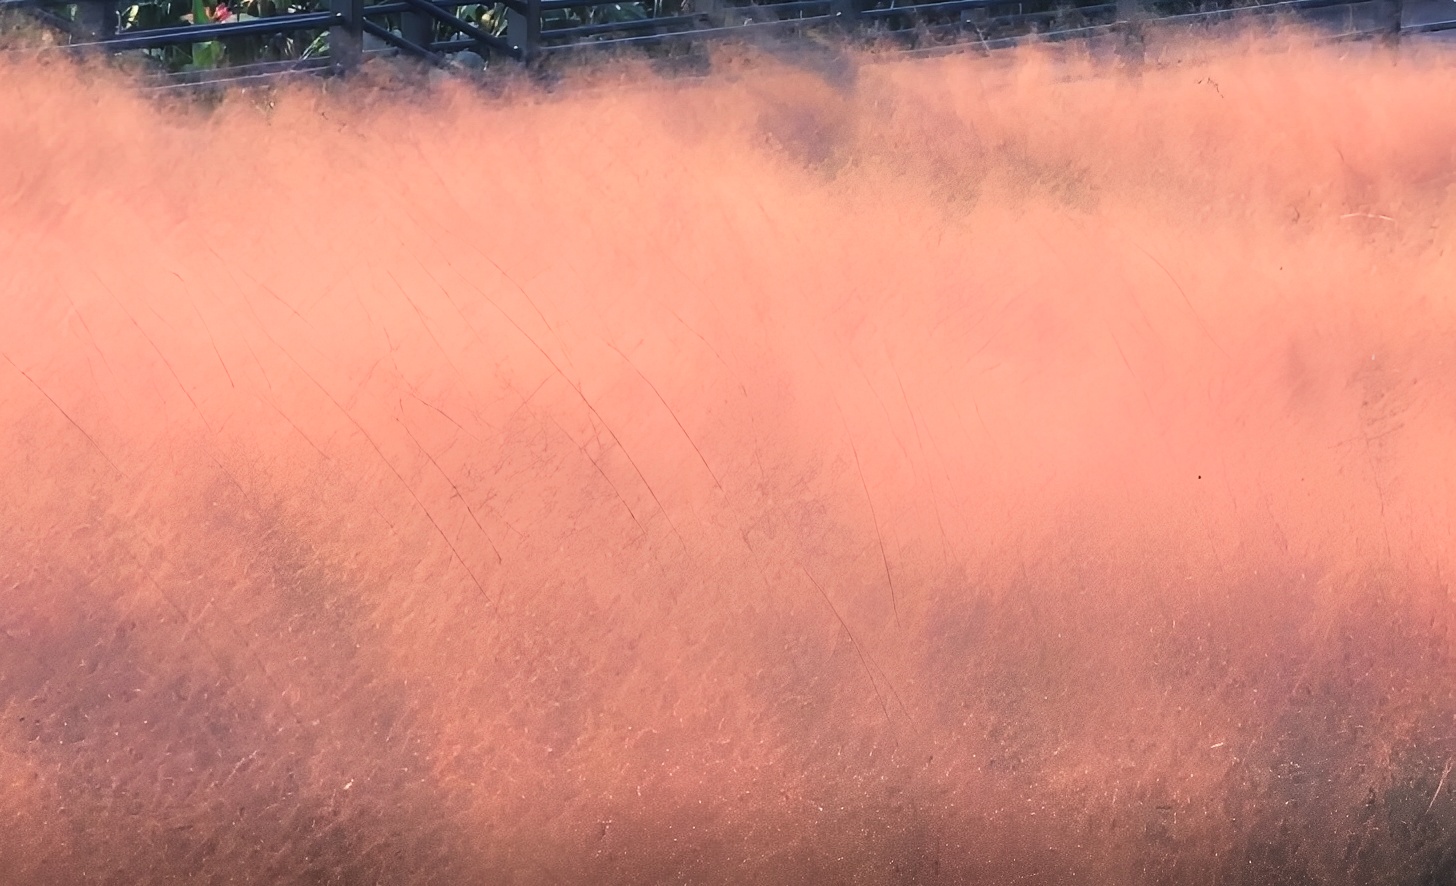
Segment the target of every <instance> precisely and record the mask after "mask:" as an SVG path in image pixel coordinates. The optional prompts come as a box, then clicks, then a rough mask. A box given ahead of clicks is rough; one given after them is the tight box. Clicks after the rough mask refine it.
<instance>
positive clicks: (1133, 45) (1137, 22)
mask: <svg viewBox="0 0 1456 886" xmlns="http://www.w3.org/2000/svg"><path fill="white" fill-rule="evenodd" d="M1142 17H1143V15H1142V4H1141V3H1140V2H1139V0H1117V23H1118V25H1119V26H1121V29H1122V41H1121V45H1120V54H1121V55H1122V58H1123V60H1124V61H1126V62H1127V63H1128V64H1129V65H1131V66H1133V67H1138V66H1140V65H1141V64H1142V62H1143V25H1142Z"/></svg>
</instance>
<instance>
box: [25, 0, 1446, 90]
mask: <svg viewBox="0 0 1456 886" xmlns="http://www.w3.org/2000/svg"><path fill="white" fill-rule="evenodd" d="M158 2H166V0H158ZM173 2H175V0H173ZM182 2H190V3H192V4H194V5H193V6H192V7H191V8H193V9H196V10H198V11H199V12H204V11H205V12H207V13H208V14H209V15H215V16H216V18H215V19H213V20H206V21H196V20H195V19H196V18H197V16H194V17H193V18H194V20H193V22H192V23H187V24H182V25H176V24H173V25H169V26H161V27H157V26H147V25H146V24H145V23H144V22H143V21H142V20H141V18H140V17H139V16H138V15H137V14H136V13H137V10H139V9H141V8H143V7H144V6H156V5H158V3H157V2H151V0H149V2H147V3H142V2H128V0H80V2H75V0H73V2H70V3H63V2H60V0H0V11H6V10H26V11H28V12H31V13H32V14H34V15H38V16H40V17H42V20H43V21H45V22H46V23H47V24H48V25H50V26H52V27H54V28H56V29H58V30H60V31H62V32H64V34H65V35H66V46H68V47H69V49H70V50H72V51H81V52H106V53H135V54H141V55H144V56H147V57H150V58H153V59H154V60H156V61H158V62H159V63H161V62H162V61H163V54H164V52H165V51H171V52H173V54H174V57H173V63H172V65H171V68H172V69H175V70H173V71H172V73H181V74H182V75H183V76H184V77H190V78H191V79H193V80H199V79H202V80H206V79H240V78H268V77H274V76H280V75H285V74H290V73H297V72H299V71H325V72H332V73H341V72H347V71H349V70H351V69H353V68H355V67H357V66H358V65H359V64H360V63H361V62H362V61H363V60H364V59H366V58H368V57H370V56H373V55H380V54H388V55H403V56H407V57H411V58H415V59H419V60H422V61H424V62H427V63H430V64H435V65H440V66H465V67H473V68H478V69H483V68H486V67H490V66H497V65H500V64H502V63H508V64H510V65H517V66H518V65H522V64H524V65H526V66H532V65H535V64H537V63H539V62H540V61H542V60H543V59H546V58H549V57H552V56H555V55H561V54H565V53H573V52H580V51H582V50H584V49H586V50H601V49H604V48H618V49H621V48H629V47H630V48H639V49H643V50H646V51H648V52H653V51H658V52H661V51H665V50H666V49H670V48H671V47H672V46H673V45H675V44H684V43H687V44H691V43H696V42H698V41H704V40H709V39H715V38H723V37H742V38H748V37H752V36H754V35H758V34H764V33H775V32H803V31H809V30H833V31H838V32H842V33H851V34H858V35H862V36H868V37H873V38H877V39H881V40H883V39H896V40H902V41H906V42H908V43H911V44H914V43H917V42H920V43H923V42H927V41H931V42H934V41H939V42H956V41H963V40H967V39H969V40H974V41H977V42H979V43H982V44H983V45H986V46H988V47H990V46H998V45H1006V44H1008V43H1013V42H1016V41H1018V40H1021V39H1025V37H1026V36H1027V35H1029V34H1039V35H1042V36H1043V37H1050V38H1056V37H1078V36H1085V35H1091V34H1098V33H1113V32H1116V31H1118V30H1129V31H1131V30H1135V29H1136V28H1137V27H1140V26H1141V25H1143V24H1145V23H1147V22H1149V21H1161V22H1165V23H1183V22H1195V21H1212V20H1216V19H1219V18H1228V17H1233V16H1248V15H1259V14H1278V13H1285V14H1302V15H1306V16H1310V15H1315V16H1317V15H1320V14H1322V13H1323V14H1325V15H1326V17H1327V18H1328V17H1329V16H1328V13H1329V12H1330V11H1336V12H1341V11H1343V12H1344V13H1348V18H1349V23H1350V24H1349V26H1348V28H1347V30H1348V32H1349V35H1352V36H1383V37H1386V38H1390V39H1393V38H1395V37H1396V36H1398V35H1399V34H1401V33H1402V32H1403V31H1412V30H1416V31H1433V30H1440V29H1445V28H1456V21H1451V22H1426V23H1421V24H1409V23H1405V22H1403V11H1402V10H1403V3H1418V2H1420V0H1354V2H1352V0H1277V2H1255V3H1253V4H1252V5H1250V4H1247V2H1245V3H1239V2H1238V0H1213V2H1206V0H1148V2H1137V0H1112V2H1107V0H1072V2H1067V0H769V2H757V3H754V2H745V0H638V2H624V0H496V2H492V3H490V4H482V3H479V2H463V0H385V2H374V3H366V2H365V0H297V4H298V5H293V6H284V7H279V6H276V5H274V4H272V3H270V4H269V6H268V9H269V10H270V13H269V14H264V15H257V16H244V15H236V14H233V13H232V12H231V11H230V10H229V9H228V7H227V6H225V5H214V6H204V5H203V2H206V0H203V2H199V0H182ZM213 2H216V0H213ZM253 3H254V6H255V7H256V8H258V9H262V8H263V6H262V4H261V0H253ZM217 10H221V12H217ZM1453 18H1456V16H1453ZM224 19H225V20H224ZM1403 25H1404V27H1403ZM250 40H251V41H253V43H252V44H249V45H251V46H252V47H253V48H252V50H248V49H247V48H246V46H245V48H244V49H243V50H240V51H238V52H237V53H236V55H238V56H241V57H243V61H244V62H245V63H242V64H238V63H237V61H238V60H237V59H236V58H230V56H233V55H234V54H235V53H234V52H232V51H231V50H232V49H234V48H236V47H239V46H243V45H244V44H247V41H250ZM259 40H262V41H263V42H262V44H259V42H258V41H259ZM270 41H271V43H270ZM279 41H282V43H283V45H282V48H279V46H278V45H275V44H279ZM259 45H263V46H264V48H265V50H266V47H267V45H273V50H271V51H260V50H259V49H258V46H259ZM304 46H306V47H307V48H306V49H302V50H301V49H300V47H304ZM189 47H190V48H191V49H190V50H189ZM199 47H214V48H213V49H209V50H208V51H207V52H205V53H204V52H202V50H201V49H200V48H199ZM199 56H201V57H202V60H203V61H204V62H208V63H209V64H197V63H196V60H197V59H198V58H199ZM176 58H182V59H184V60H186V63H184V64H180V65H179V64H177V63H176Z"/></svg>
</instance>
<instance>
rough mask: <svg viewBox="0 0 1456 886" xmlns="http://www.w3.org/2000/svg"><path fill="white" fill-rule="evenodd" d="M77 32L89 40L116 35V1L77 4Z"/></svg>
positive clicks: (102, 0) (87, 0) (99, 0)
mask: <svg viewBox="0 0 1456 886" xmlns="http://www.w3.org/2000/svg"><path fill="white" fill-rule="evenodd" d="M76 30H77V31H79V32H80V33H81V36H82V37H83V38H85V39H87V40H104V39H106V38H107V37H113V36H115V35H116V0H85V2H82V3H77V4H76Z"/></svg>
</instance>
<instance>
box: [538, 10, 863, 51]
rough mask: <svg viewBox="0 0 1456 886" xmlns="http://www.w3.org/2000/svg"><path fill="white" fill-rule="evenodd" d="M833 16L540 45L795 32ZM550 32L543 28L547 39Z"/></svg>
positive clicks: (564, 47) (561, 47) (576, 47)
mask: <svg viewBox="0 0 1456 886" xmlns="http://www.w3.org/2000/svg"><path fill="white" fill-rule="evenodd" d="M837 21H838V19H836V18H835V17H834V16H832V15H821V16H816V17H814V18H789V19H782V20H780V21H771V22H750V23H748V24H742V25H725V26H723V27H718V28H695V29H693V30H691V31H670V32H668V33H665V34H646V35H643V36H640V37H621V38H618V39H614V40H594V41H591V42H584V43H560V44H556V45H554V46H543V47H541V51H542V53H549V54H551V55H563V54H566V53H570V52H580V51H583V50H592V49H602V48H603V47H610V46H649V45H651V44H653V43H662V42H666V41H668V40H684V39H691V40H697V39H713V38H718V37H727V38H731V37H732V36H733V35H735V34H746V33H762V32H773V31H794V30H798V29H800V28H810V27H817V26H823V25H829V24H832V23H835V22H837ZM550 33H551V32H550V31H543V32H542V34H541V36H542V37H543V38H544V37H546V36H547V35H549V34H550Z"/></svg>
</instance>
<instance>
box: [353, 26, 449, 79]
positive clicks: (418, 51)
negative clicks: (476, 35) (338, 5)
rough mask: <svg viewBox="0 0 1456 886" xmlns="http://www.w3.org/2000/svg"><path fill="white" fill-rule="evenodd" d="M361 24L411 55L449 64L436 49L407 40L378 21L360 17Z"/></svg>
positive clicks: (373, 33)
mask: <svg viewBox="0 0 1456 886" xmlns="http://www.w3.org/2000/svg"><path fill="white" fill-rule="evenodd" d="M359 26H360V27H361V28H362V29H363V30H364V33H366V34H369V35H370V36H372V37H377V38H379V39H380V40H383V41H384V42H385V43H388V44H389V45H390V46H393V47H394V48H396V49H400V50H403V51H405V52H408V53H410V54H411V55H414V56H417V57H419V58H421V59H424V60H425V61H428V62H431V63H433V64H436V65H440V66H442V67H443V66H445V65H446V64H448V63H447V62H446V61H445V58H444V57H443V56H441V55H439V54H438V53H436V52H435V51H434V50H431V49H427V48H425V47H423V46H420V45H419V44H417V43H414V42H412V41H410V40H406V39H405V38H403V37H401V36H400V35H398V34H396V33H394V32H393V31H391V30H389V29H388V28H386V27H384V26H383V25H381V24H378V23H376V22H371V21H370V20H369V19H367V18H366V19H360V21H359Z"/></svg>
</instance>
